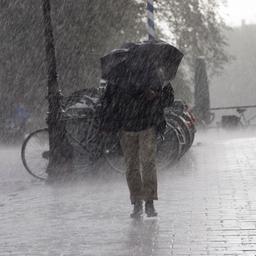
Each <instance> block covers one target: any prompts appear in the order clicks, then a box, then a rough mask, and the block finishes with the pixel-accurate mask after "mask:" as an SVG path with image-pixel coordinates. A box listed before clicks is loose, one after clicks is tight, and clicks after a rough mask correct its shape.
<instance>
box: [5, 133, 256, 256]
mask: <svg viewBox="0 0 256 256" xmlns="http://www.w3.org/2000/svg"><path fill="white" fill-rule="evenodd" d="M237 136H238V137H239V138H236V137H237ZM8 150H9V151H8V152H7V151H6V150H5V151H4V150H3V149H1V150H0V162H1V166H0V255H1V256H7V255H20V256H24V255H29V256H37V255H50V256H55V255H59V256H60V255H61V256H64V255H65V256H71V255H72V256H73V255H74V256H79V255H86V256H100V255H102V256H105V255H106V256H132V255H133V256H150V255H152V256H153V255H154V256H156V255H159V256H165V255H174V256H178V255H182V256H187V255H194V256H199V255H212V256H215V255H222V256H224V255H230V256H231V255H232V256H235V255H239V256H240V255H246V256H255V255H256V132H252V133H251V134H250V135H249V134H246V136H245V135H244V134H237V133H234V134H232V133H226V134H225V133H224V132H220V133H217V132H215V131H209V132H207V133H206V134H198V136H197V140H196V141H195V144H194V146H193V147H192V148H191V150H190V152H189V153H188V154H187V155H186V156H185V157H184V158H183V160H182V161H181V162H180V163H178V164H177V165H176V166H175V167H172V168H171V169H170V170H164V171H161V172H160V173H159V175H158V177H159V201H158V202H157V203H156V208H157V210H158V213H159V217H157V218H153V219H149V218H146V217H144V218H143V219H142V220H140V221H134V220H132V219H130V218H129V213H130V212H131V206H130V205H129V200H128V199H129V195H128V190H127V187H126V183H125V178H124V177H122V176H119V175H113V176H112V177H111V178H108V179H103V178H99V179H96V178H90V179H89V180H87V181H81V182H79V183H75V184H69V185H66V186H63V185H58V186H54V187H53V186H49V185H44V184H43V183H40V182H38V181H35V180H34V179H33V178H30V177H29V176H28V175H27V174H26V173H25V170H23V169H22V167H21V164H20V160H19V151H18V149H8ZM4 152H5V153H4ZM6 152H7V153H6ZM10 155H11V156H12V161H11V163H9V161H8V158H9V157H10Z"/></svg>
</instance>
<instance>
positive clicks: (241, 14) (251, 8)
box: [223, 0, 256, 26]
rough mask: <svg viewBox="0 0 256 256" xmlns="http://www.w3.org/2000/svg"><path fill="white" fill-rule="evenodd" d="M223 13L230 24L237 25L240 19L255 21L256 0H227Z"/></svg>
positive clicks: (240, 21)
mask: <svg viewBox="0 0 256 256" xmlns="http://www.w3.org/2000/svg"><path fill="white" fill-rule="evenodd" d="M223 15H224V18H225V20H226V22H227V24H228V25H230V26H239V25H241V23H242V20H245V22H246V23H247V24H250V23H256V0H227V6H226V7H225V8H224V9H223Z"/></svg>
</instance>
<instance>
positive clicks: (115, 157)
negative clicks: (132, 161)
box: [104, 135, 126, 174]
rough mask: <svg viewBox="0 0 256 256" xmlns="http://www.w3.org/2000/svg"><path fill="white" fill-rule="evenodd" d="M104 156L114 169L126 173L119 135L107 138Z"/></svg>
mask: <svg viewBox="0 0 256 256" xmlns="http://www.w3.org/2000/svg"><path fill="white" fill-rule="evenodd" d="M104 157H105V159H106V161H107V163H108V164H109V166H110V167H111V168H112V169H113V170H115V171H117V172H118V173H121V174H125V171H126V167H125V161H124V157H123V153H122V149H121V145H120V140H119V136H118V135H113V136H109V137H108V138H107V139H106V140H105V144H104Z"/></svg>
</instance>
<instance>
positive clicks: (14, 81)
mask: <svg viewBox="0 0 256 256" xmlns="http://www.w3.org/2000/svg"><path fill="white" fill-rule="evenodd" d="M156 2H157V19H158V21H161V23H160V24H159V28H161V29H159V30H160V31H159V38H162V39H165V40H168V41H169V42H171V43H173V44H174V45H176V46H177V47H178V48H179V49H181V50H182V51H183V52H184V54H185V58H184V64H183V65H182V67H181V69H180V72H179V74H178V75H177V78H176V80H175V81H174V86H175V88H176V94H177V96H178V97H182V98H183V99H185V100H187V101H191V99H192V92H191V88H192V87H193V79H191V77H192V73H193V72H194V70H193V67H194V61H195V58H196V57H198V56H199V55H204V56H205V58H206V61H207V66H208V67H209V68H210V70H211V73H212V74H214V73H216V72H219V71H220V70H221V69H222V68H223V65H224V64H225V63H226V62H227V61H228V55H227V54H226V52H225V46H226V40H225V37H224V36H223V30H224V29H225V25H224V23H223V21H222V19H221V18H220V16H219V14H218V5H219V3H218V0H186V1H177V0H162V1H156ZM145 15H146V1H139V0H130V1H127V0H108V1H104V2H103V1H101V0H93V1H92V0H76V1H73V0H54V1H52V19H53V26H54V36H55V42H56V53H57V68H58V76H59V77H58V78H59V84H60V86H61V88H62V90H63V93H64V95H68V94H70V93H71V92H73V91H75V90H78V89H83V88H86V87H96V86H98V84H99V79H100V65H99V58H100V57H101V56H102V55H104V54H105V53H106V52H108V51H109V50H111V49H113V48H116V47H120V45H121V44H122V43H123V42H126V41H137V40H141V39H143V38H144V39H145V38H146V36H147V31H146V28H145ZM158 23H159V22H158ZM0 31H1V32H0V39H1V52H0V56H1V61H0V83H1V86H0V92H1V94H0V95H1V96H0V100H1V101H0V102H1V103H0V110H1V116H2V119H4V118H6V117H7V116H10V115H11V114H12V113H11V112H12V109H13V105H15V104H17V103H20V102H21V103H23V104H25V105H26V107H27V108H28V110H29V111H30V112H33V113H34V118H38V120H42V115H41V113H44V112H46V110H47V108H46V101H44V98H45V96H46V94H47V92H46V90H47V87H46V84H47V81H46V79H47V75H46V70H45V63H44V59H45V52H44V38H43V21H42V10H41V2H40V1H34V0H26V1H20V0H12V1H9V0H1V2H0ZM42 102H45V105H44V104H43V103H42ZM42 121H44V120H42Z"/></svg>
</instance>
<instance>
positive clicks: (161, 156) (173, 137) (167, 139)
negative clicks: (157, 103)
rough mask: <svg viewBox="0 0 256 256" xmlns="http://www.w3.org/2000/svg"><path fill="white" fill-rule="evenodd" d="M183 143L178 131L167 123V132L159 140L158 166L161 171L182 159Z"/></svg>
mask: <svg viewBox="0 0 256 256" xmlns="http://www.w3.org/2000/svg"><path fill="white" fill-rule="evenodd" d="M181 150H182V143H181V141H180V134H179V132H178V131H177V129H176V128H175V127H174V126H173V125H172V124H171V123H169V122H167V127H166V131H165V133H164V134H163V135H162V136H159V137H158V139H157V153H156V165H157V168H158V169H159V170H161V169H166V168H168V167H169V166H170V165H171V164H173V163H175V161H177V160H178V159H179V157H180V154H181Z"/></svg>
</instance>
